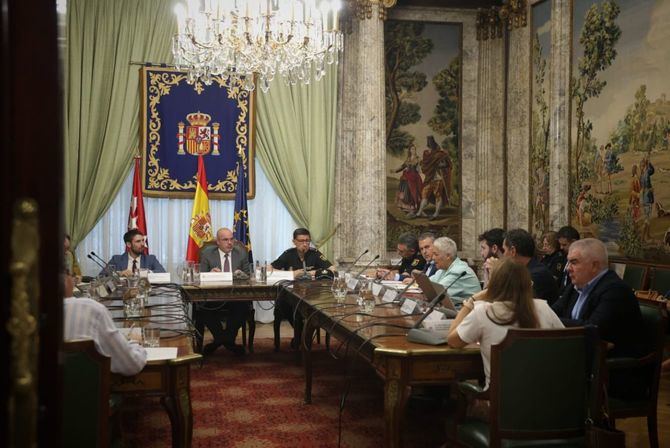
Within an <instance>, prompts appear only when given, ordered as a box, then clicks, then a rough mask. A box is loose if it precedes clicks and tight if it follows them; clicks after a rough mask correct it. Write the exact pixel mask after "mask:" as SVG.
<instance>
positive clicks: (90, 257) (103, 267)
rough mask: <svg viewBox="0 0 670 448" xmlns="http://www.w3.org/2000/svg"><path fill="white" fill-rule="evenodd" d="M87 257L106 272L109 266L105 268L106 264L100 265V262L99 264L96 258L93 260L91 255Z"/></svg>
mask: <svg viewBox="0 0 670 448" xmlns="http://www.w3.org/2000/svg"><path fill="white" fill-rule="evenodd" d="M91 253H93V252H91ZM86 257H88V259H89V260H91V261H92V262H93V263H95V264H97V265H98V266H100V267H101V268H102V270H103V271H104V270H105V268H106V267H107V266H105V265H104V264H102V263H100V262H99V261H98V260H96V259H95V258H93V257H92V256H91V254H88V255H86Z"/></svg>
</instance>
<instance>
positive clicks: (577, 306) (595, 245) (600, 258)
mask: <svg viewBox="0 0 670 448" xmlns="http://www.w3.org/2000/svg"><path fill="white" fill-rule="evenodd" d="M568 274H569V275H570V281H571V283H572V287H571V288H569V289H567V290H565V291H563V294H562V295H561V297H560V298H559V299H558V300H557V301H556V303H554V304H553V305H552V308H553V310H554V311H555V312H556V314H558V316H559V317H560V318H561V320H563V322H564V323H565V324H566V325H567V326H584V325H595V326H597V327H598V330H599V332H600V336H601V338H602V339H603V340H605V341H607V342H610V343H612V344H614V347H613V348H612V349H611V350H609V351H608V352H607V354H608V356H616V357H628V356H630V357H636V356H639V355H641V354H642V353H640V350H641V349H642V344H641V342H642V341H640V340H639V339H640V338H639V335H640V334H641V331H640V329H641V325H642V314H641V312H640V305H639V304H638V302H637V299H635V294H634V293H633V290H632V289H631V287H630V286H628V285H627V284H626V283H624V281H623V280H621V279H620V278H619V276H618V275H617V274H616V273H615V272H614V271H612V270H611V269H609V259H608V256H607V248H606V247H605V244H604V243H603V242H602V241H600V240H597V239H595V238H585V239H581V240H578V241H575V242H573V243H572V244H571V245H570V250H569V252H568Z"/></svg>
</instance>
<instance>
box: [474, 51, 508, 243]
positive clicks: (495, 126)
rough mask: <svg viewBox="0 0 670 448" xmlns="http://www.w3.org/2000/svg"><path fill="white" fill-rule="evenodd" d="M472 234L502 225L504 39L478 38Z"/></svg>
mask: <svg viewBox="0 0 670 448" xmlns="http://www.w3.org/2000/svg"><path fill="white" fill-rule="evenodd" d="M478 70H479V75H478V78H479V83H478V88H477V155H476V165H477V191H476V195H475V210H476V212H475V216H476V221H475V224H476V225H475V229H476V234H481V233H482V232H483V231H485V230H487V229H490V228H492V227H503V226H504V225H505V178H504V175H505V155H504V154H505V152H504V146H505V145H504V141H503V137H504V123H505V121H504V114H505V107H504V104H505V101H504V96H505V65H504V40H503V39H501V38H497V39H488V40H480V41H479V65H478Z"/></svg>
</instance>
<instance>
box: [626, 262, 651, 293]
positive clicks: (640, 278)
mask: <svg viewBox="0 0 670 448" xmlns="http://www.w3.org/2000/svg"><path fill="white" fill-rule="evenodd" d="M646 273H647V268H646V267H644V266H637V265H634V264H627V265H626V268H625V270H624V271H623V281H624V283H626V284H627V285H628V286H630V287H631V288H633V289H634V290H636V291H638V290H641V289H643V288H644V280H645V275H646Z"/></svg>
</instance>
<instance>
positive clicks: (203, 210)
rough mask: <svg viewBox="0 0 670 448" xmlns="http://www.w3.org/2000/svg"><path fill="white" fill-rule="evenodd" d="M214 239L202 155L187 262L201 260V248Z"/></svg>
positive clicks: (199, 161) (200, 156)
mask: <svg viewBox="0 0 670 448" xmlns="http://www.w3.org/2000/svg"><path fill="white" fill-rule="evenodd" d="M213 239H214V238H213V237H212V218H210V216H209V198H208V196H207V175H206V174H205V161H204V160H203V158H202V155H199V156H198V179H197V185H196V187H195V198H194V199H193V211H192V212H191V225H190V227H189V231H188V247H187V248H186V261H195V262H198V261H199V260H200V248H202V246H203V244H205V242H207V241H211V240H213Z"/></svg>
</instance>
